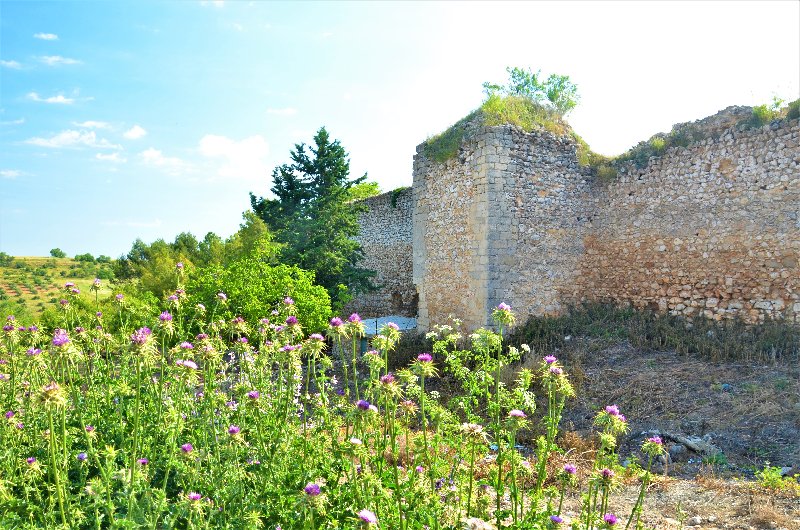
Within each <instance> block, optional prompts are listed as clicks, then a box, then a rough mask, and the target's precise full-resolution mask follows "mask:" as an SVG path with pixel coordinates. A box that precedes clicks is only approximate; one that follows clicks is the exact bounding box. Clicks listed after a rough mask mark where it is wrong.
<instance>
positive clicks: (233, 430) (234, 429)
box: [228, 425, 242, 435]
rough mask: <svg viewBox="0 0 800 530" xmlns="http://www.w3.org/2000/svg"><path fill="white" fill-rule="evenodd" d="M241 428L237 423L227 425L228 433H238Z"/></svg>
mask: <svg viewBox="0 0 800 530" xmlns="http://www.w3.org/2000/svg"><path fill="white" fill-rule="evenodd" d="M241 430H242V429H241V428H240V427H239V426H238V425H231V426H230V427H228V434H230V435H234V434H239V432H241Z"/></svg>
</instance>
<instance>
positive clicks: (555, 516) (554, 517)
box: [550, 515, 564, 524]
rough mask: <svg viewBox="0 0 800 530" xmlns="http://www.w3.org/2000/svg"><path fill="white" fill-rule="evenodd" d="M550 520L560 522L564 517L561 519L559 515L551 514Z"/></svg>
mask: <svg viewBox="0 0 800 530" xmlns="http://www.w3.org/2000/svg"><path fill="white" fill-rule="evenodd" d="M550 520H551V521H552V522H553V523H555V524H561V523H563V522H564V519H562V518H561V517H559V516H558V515H551V516H550Z"/></svg>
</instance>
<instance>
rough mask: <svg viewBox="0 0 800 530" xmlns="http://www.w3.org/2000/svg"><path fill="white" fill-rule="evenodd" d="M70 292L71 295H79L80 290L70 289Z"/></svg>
mask: <svg viewBox="0 0 800 530" xmlns="http://www.w3.org/2000/svg"><path fill="white" fill-rule="evenodd" d="M70 292H71V293H72V294H81V290H80V289H78V288H77V287H75V288H73V289H72V290H71V291H70Z"/></svg>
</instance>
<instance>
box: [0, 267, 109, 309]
mask: <svg viewBox="0 0 800 530" xmlns="http://www.w3.org/2000/svg"><path fill="white" fill-rule="evenodd" d="M95 278H100V279H101V280H102V284H101V285H102V287H101V289H100V293H99V294H100V296H107V295H108V294H109V293H110V292H111V291H110V289H109V285H108V284H109V281H108V280H110V279H112V278H113V273H112V272H111V263H108V262H105V263H98V262H97V261H76V260H74V259H72V258H42V257H6V258H5V259H4V260H3V261H2V262H0V315H2V316H3V317H5V316H7V315H15V316H16V317H17V319H18V320H22V321H25V320H30V319H36V318H37V317H38V316H39V315H40V314H41V313H42V311H44V309H45V308H46V307H48V306H50V305H51V304H53V303H56V302H58V300H59V299H60V298H62V297H61V292H62V290H63V288H64V284H65V283H66V282H72V283H74V284H75V286H76V287H77V288H78V289H80V290H81V293H83V294H84V295H85V296H89V295H90V294H91V290H90V287H91V286H92V282H93V281H94V279H95Z"/></svg>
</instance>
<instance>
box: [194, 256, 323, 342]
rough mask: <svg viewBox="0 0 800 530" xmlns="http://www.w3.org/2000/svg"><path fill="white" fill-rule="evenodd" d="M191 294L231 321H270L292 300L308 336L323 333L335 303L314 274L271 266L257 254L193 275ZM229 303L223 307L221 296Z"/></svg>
mask: <svg viewBox="0 0 800 530" xmlns="http://www.w3.org/2000/svg"><path fill="white" fill-rule="evenodd" d="M188 292H189V295H190V299H191V301H192V303H201V304H203V305H204V306H205V307H206V308H207V310H208V311H209V312H214V313H215V314H216V316H218V317H223V318H227V319H230V318H231V317H234V316H242V317H244V318H245V319H247V320H250V321H253V322H255V321H258V320H260V319H262V318H270V313H271V312H272V311H273V310H276V309H279V308H280V307H282V305H283V300H284V299H285V298H286V297H287V296H288V297H290V298H292V299H294V300H295V305H296V307H297V310H298V311H299V314H298V318H299V319H300V323H301V324H302V326H303V328H304V329H305V330H306V331H308V332H316V331H321V330H323V329H324V328H325V326H326V325H327V323H328V319H329V318H330V316H331V300H330V296H329V295H328V293H327V292H326V290H325V289H324V288H323V287H321V286H319V285H316V284H315V283H314V273H313V272H307V271H304V270H301V269H299V268H298V267H295V266H289V265H270V264H269V262H268V259H267V260H265V259H263V256H259V255H258V253H255V255H253V256H244V257H242V258H239V259H238V260H236V261H234V262H232V263H230V264H228V265H227V266H225V267H222V266H211V267H205V268H202V269H199V270H198V271H196V272H195V273H193V274H191V275H190V280H189V283H188ZM220 292H222V293H225V294H226V295H227V297H228V300H229V302H228V303H227V304H221V302H220V300H219V299H218V298H217V293H220Z"/></svg>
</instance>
